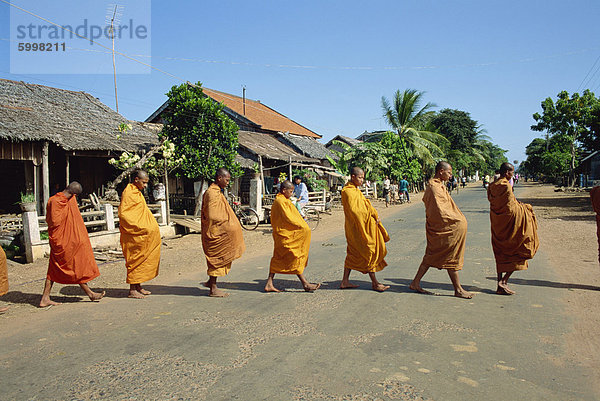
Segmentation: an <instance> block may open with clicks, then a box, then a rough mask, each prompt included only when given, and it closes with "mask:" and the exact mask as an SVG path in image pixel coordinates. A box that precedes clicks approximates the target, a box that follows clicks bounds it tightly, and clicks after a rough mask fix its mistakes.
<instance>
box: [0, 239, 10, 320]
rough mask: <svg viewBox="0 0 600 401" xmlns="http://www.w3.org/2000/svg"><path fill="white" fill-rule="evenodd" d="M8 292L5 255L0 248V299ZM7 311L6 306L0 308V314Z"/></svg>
mask: <svg viewBox="0 0 600 401" xmlns="http://www.w3.org/2000/svg"><path fill="white" fill-rule="evenodd" d="M7 292H8V269H7V268H6V254H5V253H4V249H2V247H0V297H1V296H2V295H5V294H6V293H7ZM7 310H8V306H4V307H2V308H0V313H4V312H6V311H7Z"/></svg>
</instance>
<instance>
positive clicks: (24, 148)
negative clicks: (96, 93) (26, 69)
mask: <svg viewBox="0 0 600 401" xmlns="http://www.w3.org/2000/svg"><path fill="white" fill-rule="evenodd" d="M123 125H124V126H126V127H127V130H126V132H121V131H120V129H119V127H121V126H123ZM158 129H160V126H157V125H153V124H146V123H140V122H134V121H129V120H127V119H126V118H125V117H123V116H121V115H120V114H118V113H117V112H115V111H114V110H112V109H111V108H109V107H108V106H106V105H105V104H103V103H102V102H100V101H99V100H98V99H96V98H95V97H93V96H92V95H90V94H88V93H85V92H75V91H69V90H64V89H58V88H52V87H48V86H43V85H35V84H29V83H25V82H17V81H11V80H5V79H0V171H2V174H0V185H1V186H2V188H3V191H1V192H0V213H9V212H14V211H15V210H16V208H17V206H16V205H15V203H16V202H17V201H18V200H19V194H20V193H21V192H29V193H34V194H35V196H36V201H37V208H38V211H40V212H41V213H42V214H43V212H44V210H45V205H46V202H47V200H48V198H49V197H50V196H51V195H53V194H54V193H56V192H58V191H59V190H62V189H63V188H64V187H65V186H66V184H67V183H68V182H70V181H79V182H80V183H81V184H82V186H83V188H84V193H91V192H99V191H100V190H101V188H102V186H103V185H104V184H105V183H106V182H108V181H109V180H111V179H113V178H114V177H116V175H117V174H118V172H117V171H116V170H115V169H114V168H113V167H112V166H110V165H109V163H108V159H109V158H111V157H119V156H120V155H121V153H122V152H123V151H128V152H143V151H145V150H148V149H150V148H151V147H152V146H153V145H156V144H157V143H158V136H157V130H158Z"/></svg>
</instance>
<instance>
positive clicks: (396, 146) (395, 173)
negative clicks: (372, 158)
mask: <svg viewBox="0 0 600 401" xmlns="http://www.w3.org/2000/svg"><path fill="white" fill-rule="evenodd" d="M380 143H381V146H383V147H384V148H385V149H386V150H387V159H388V160H387V165H388V168H387V169H386V173H387V175H389V176H390V177H394V178H396V179H400V178H404V177H407V179H408V181H411V182H416V181H419V180H420V179H421V177H422V174H421V166H420V165H419V162H418V160H417V159H416V158H415V157H412V152H410V151H407V152H409V161H408V163H407V162H406V160H405V159H404V157H402V154H403V149H406V144H405V143H404V139H402V138H400V137H399V136H398V135H396V134H395V133H393V132H391V131H388V132H386V133H384V134H383V135H382V136H381V142H380Z"/></svg>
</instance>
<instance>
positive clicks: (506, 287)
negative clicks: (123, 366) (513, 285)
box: [499, 283, 516, 295]
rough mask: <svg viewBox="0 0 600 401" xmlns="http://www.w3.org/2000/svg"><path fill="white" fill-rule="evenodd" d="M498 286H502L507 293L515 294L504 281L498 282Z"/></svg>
mask: <svg viewBox="0 0 600 401" xmlns="http://www.w3.org/2000/svg"><path fill="white" fill-rule="evenodd" d="M499 286H500V287H502V288H503V289H504V291H506V292H507V293H508V294H509V295H513V294H516V292H515V291H513V290H511V289H510V288H508V285H506V284H504V283H502V284H499Z"/></svg>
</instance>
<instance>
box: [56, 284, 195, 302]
mask: <svg viewBox="0 0 600 401" xmlns="http://www.w3.org/2000/svg"><path fill="white" fill-rule="evenodd" d="M143 287H144V289H146V290H148V291H150V292H152V295H182V296H198V295H202V292H203V291H202V290H201V289H200V288H198V287H182V286H173V285H151V284H148V285H144V286H143ZM92 290H93V291H106V295H105V297H106V298H127V296H128V295H129V289H128V288H101V287H95V286H94V287H92ZM59 292H60V294H62V295H81V294H82V293H83V290H82V289H81V288H80V287H79V286H68V287H62V288H61V289H60V291H59ZM52 298H53V299H54V297H52Z"/></svg>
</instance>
